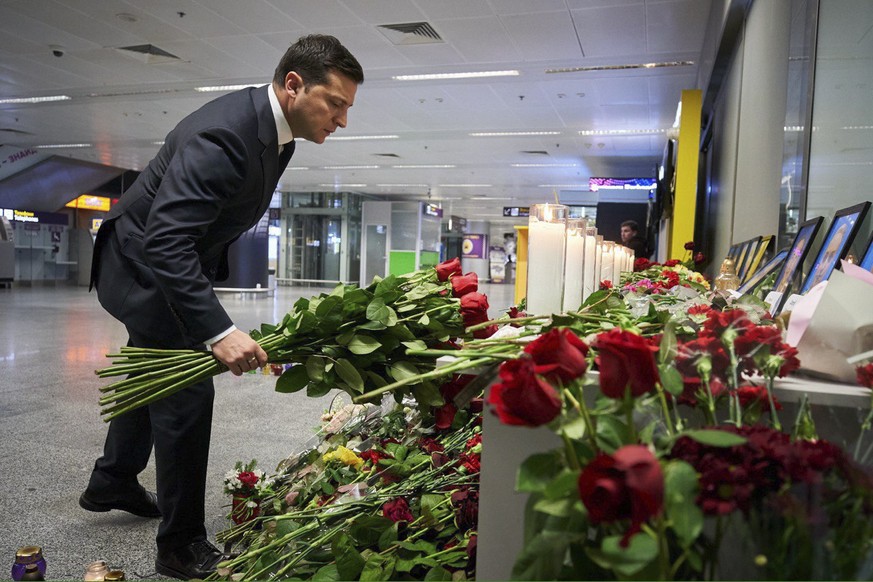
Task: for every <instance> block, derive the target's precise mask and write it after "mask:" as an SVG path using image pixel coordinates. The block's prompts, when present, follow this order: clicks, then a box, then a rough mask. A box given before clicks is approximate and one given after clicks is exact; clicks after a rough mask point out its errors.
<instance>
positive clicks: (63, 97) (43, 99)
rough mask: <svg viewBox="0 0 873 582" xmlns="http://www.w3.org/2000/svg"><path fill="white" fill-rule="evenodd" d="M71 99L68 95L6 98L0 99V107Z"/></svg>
mask: <svg viewBox="0 0 873 582" xmlns="http://www.w3.org/2000/svg"><path fill="white" fill-rule="evenodd" d="M70 99H72V97H70V96H69V95H46V96H45V97H8V98H5V99H0V105H6V104H13V103H47V102H49V101H68V100H70Z"/></svg>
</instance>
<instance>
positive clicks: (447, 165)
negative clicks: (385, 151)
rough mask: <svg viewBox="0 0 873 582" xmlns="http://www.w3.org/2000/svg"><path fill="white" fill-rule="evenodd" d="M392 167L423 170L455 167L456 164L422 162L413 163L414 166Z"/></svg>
mask: <svg viewBox="0 0 873 582" xmlns="http://www.w3.org/2000/svg"><path fill="white" fill-rule="evenodd" d="M391 167H392V168H397V169H398V170H412V169H417V170H423V169H427V168H454V167H456V166H455V164H421V165H412V166H391Z"/></svg>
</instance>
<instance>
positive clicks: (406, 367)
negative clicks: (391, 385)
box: [388, 362, 420, 381]
mask: <svg viewBox="0 0 873 582" xmlns="http://www.w3.org/2000/svg"><path fill="white" fill-rule="evenodd" d="M388 373H389V374H391V377H392V378H394V379H395V380H397V381H400V380H407V379H409V378H413V377H415V376H418V374H419V373H420V372H419V371H418V368H416V367H415V364H413V363H412V362H395V363H394V364H392V365H391V367H390V368H388Z"/></svg>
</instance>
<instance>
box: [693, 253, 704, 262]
mask: <svg viewBox="0 0 873 582" xmlns="http://www.w3.org/2000/svg"><path fill="white" fill-rule="evenodd" d="M705 261H706V255H704V254H703V253H694V264H695V265H700V264H702V263H704V262H705Z"/></svg>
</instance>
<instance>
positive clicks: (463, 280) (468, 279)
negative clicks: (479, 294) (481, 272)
mask: <svg viewBox="0 0 873 582" xmlns="http://www.w3.org/2000/svg"><path fill="white" fill-rule="evenodd" d="M449 281H450V282H451V283H452V295H453V296H454V297H463V296H464V295H466V294H467V293H473V292H474V291H478V290H479V276H478V275H476V273H467V274H466V275H453V276H452V278H451V279H449Z"/></svg>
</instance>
